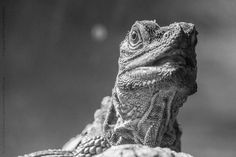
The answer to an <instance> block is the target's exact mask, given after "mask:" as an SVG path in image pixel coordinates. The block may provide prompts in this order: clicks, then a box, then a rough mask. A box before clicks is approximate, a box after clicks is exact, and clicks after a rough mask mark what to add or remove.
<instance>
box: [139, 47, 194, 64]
mask: <svg viewBox="0 0 236 157" xmlns="http://www.w3.org/2000/svg"><path fill="white" fill-rule="evenodd" d="M165 64H172V65H178V66H183V67H186V68H187V67H190V68H194V67H195V66H194V63H193V60H192V59H191V58H190V57H187V56H186V54H185V53H184V52H183V51H181V50H176V51H173V52H172V53H169V54H167V55H161V56H159V57H157V58H156V59H155V60H154V61H151V62H149V63H147V64H146V65H144V66H143V67H150V68H151V67H161V66H163V65H165Z"/></svg>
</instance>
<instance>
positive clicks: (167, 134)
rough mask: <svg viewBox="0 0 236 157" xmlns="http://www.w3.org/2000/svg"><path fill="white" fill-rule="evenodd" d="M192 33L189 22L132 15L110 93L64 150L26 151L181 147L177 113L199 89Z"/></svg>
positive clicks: (87, 152) (74, 152) (77, 153)
mask: <svg viewBox="0 0 236 157" xmlns="http://www.w3.org/2000/svg"><path fill="white" fill-rule="evenodd" d="M196 35H197V31H196V30H195V27H194V25H193V24H191V23H185V22H180V23H173V24H171V25H169V26H165V27H160V26H159V25H158V24H157V23H156V22H155V21H136V22H135V23H134V24H133V26H132V27H131V29H130V31H129V32H128V34H127V36H126V37H125V39H124V40H123V41H122V42H121V45H120V57H119V61H118V63H119V71H118V74H117V77H116V81H115V85H114V88H113V90H112V96H111V97H105V98H104V100H103V102H102V106H101V108H100V109H99V110H97V111H96V113H95V120H94V122H93V123H92V124H90V125H88V126H87V127H86V128H85V129H84V131H83V132H82V133H81V134H79V135H78V136H77V137H75V138H73V139H71V140H70V141H69V142H67V143H66V144H65V145H64V147H63V149H62V150H55V151H52V150H51V151H48V150H45V151H42V152H36V153H32V154H29V155H25V156H24V157H43V156H48V157H67V156H68V157H69V156H73V157H77V156H93V155H96V154H100V153H102V152H103V151H104V150H106V149H108V148H109V147H111V146H116V145H123V144H134V145H137V144H139V145H146V146H148V147H168V148H170V149H172V150H174V151H177V152H179V151H181V144H180V143H181V142H180V137H181V134H182V131H181V129H180V127H179V124H178V122H177V114H178V111H179V108H180V107H181V106H182V105H183V103H184V102H185V101H186V100H187V97H188V96H189V95H192V94H193V93H195V92H196V90H197V84H196V76H197V65H196V64H197V61H196V53H195V46H196V44H197V38H196ZM60 151H61V152H60ZM40 153H41V154H40ZM50 153H51V154H50ZM63 153H64V154H63ZM45 154H47V155H45ZM55 154H56V155H55Z"/></svg>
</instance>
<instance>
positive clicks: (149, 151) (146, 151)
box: [96, 144, 193, 157]
mask: <svg viewBox="0 0 236 157" xmlns="http://www.w3.org/2000/svg"><path fill="white" fill-rule="evenodd" d="M96 157H193V156H191V155H189V154H186V153H182V152H180V153H177V152H175V151H172V150H170V149H169V148H160V147H156V148H150V147H148V146H144V145H137V144H126V145H119V146H113V147H111V148H109V149H108V150H106V151H105V152H103V153H102V154H99V155H97V156H96Z"/></svg>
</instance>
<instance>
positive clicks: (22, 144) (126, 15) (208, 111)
mask: <svg viewBox="0 0 236 157" xmlns="http://www.w3.org/2000/svg"><path fill="white" fill-rule="evenodd" d="M5 8H6V16H5V17H6V18H5V21H6V57H5V61H6V69H5V70H6V84H5V85H6V92H5V94H6V97H5V98H6V117H5V122H6V136H5V138H6V144H5V146H6V149H5V156H6V157H12V156H17V155H22V154H25V153H29V152H33V151H37V150H42V149H47V148H60V147H61V146H62V145H63V144H64V143H65V142H67V141H68V140H69V139H70V138H71V137H73V136H75V135H77V134H78V133H80V132H81V130H82V129H83V128H84V127H85V125H86V124H88V123H90V122H92V121H93V113H94V111H95V110H96V109H97V108H99V106H100V102H101V100H102V98H103V97H104V96H106V95H110V94H111V89H112V88H113V85H114V81H115V77H116V73H117V69H118V65H117V59H118V56H119V43H120V42H121V41H122V40H123V38H124V36H125V34H126V33H127V31H128V30H129V29H130V27H131V25H132V24H133V23H134V22H135V21H136V20H143V19H148V20H153V19H156V20H157V22H158V23H159V25H161V26H163V25H169V24H170V23H172V22H175V21H176V22H179V21H186V22H192V23H194V24H196V28H197V30H198V32H199V35H198V39H199V42H198V45H197V47H196V51H197V59H198V79H197V82H198V92H197V93H196V94H195V95H193V96H191V97H189V99H188V101H187V103H186V104H184V107H183V108H182V110H181V112H180V114H179V120H180V123H181V124H182V127H183V137H182V146H183V151H184V152H188V153H190V154H192V155H194V156H207V157H217V156H224V157H235V156H236V83H235V82H236V52H235V50H236V10H235V8H236V1H235V0H224V1H223V0H198V1H194V0H179V1H171V0H163V1H161V0H146V1H144V0H129V1H128V0H98V1H93V0H70V1H66V0H50V1H48V0H18V1H13V0H8V1H5ZM1 113H2V112H1ZM0 140H1V139H0Z"/></svg>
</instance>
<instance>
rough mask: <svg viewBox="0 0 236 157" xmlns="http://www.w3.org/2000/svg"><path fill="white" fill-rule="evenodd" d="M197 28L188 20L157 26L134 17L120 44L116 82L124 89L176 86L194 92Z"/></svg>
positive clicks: (154, 88)
mask: <svg viewBox="0 0 236 157" xmlns="http://www.w3.org/2000/svg"><path fill="white" fill-rule="evenodd" d="M196 35H197V31H196V30H195V27H194V25H193V24H191V23H185V22H181V23H173V24H171V25H169V26H166V27H160V26H159V25H158V24H157V23H156V22H155V21H136V22H135V23H134V24H133V26H132V28H131V29H130V31H129V32H128V34H127V35H126V37H125V39H124V40H123V41H122V42H121V45H120V58H119V72H118V75H117V80H116V85H117V86H118V88H119V89H121V90H124V91H130V90H133V91H134V90H139V89H142V90H143V89H144V88H149V89H153V92H155V91H157V90H161V89H163V88H164V89H168V88H171V87H173V86H174V87H177V88H178V89H180V90H183V91H184V92H185V93H187V95H191V94H193V93H195V92H196V89H197V84H196V73H197V67H196V53H195V46H196V44H197V38H196Z"/></svg>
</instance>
